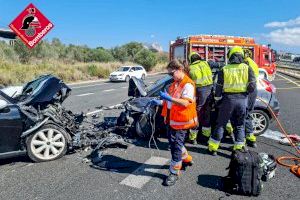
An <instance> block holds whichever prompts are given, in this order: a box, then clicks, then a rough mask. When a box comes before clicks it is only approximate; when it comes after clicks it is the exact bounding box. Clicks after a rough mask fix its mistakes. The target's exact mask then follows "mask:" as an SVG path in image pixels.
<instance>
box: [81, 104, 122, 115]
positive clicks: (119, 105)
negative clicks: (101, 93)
mask: <svg viewBox="0 0 300 200" xmlns="http://www.w3.org/2000/svg"><path fill="white" fill-rule="evenodd" d="M121 106H122V104H120V103H119V104H116V105H112V106H108V108H109V109H113V108H117V107H121ZM103 110H105V109H98V110H94V111H91V112H88V113H86V115H93V114H96V113H99V112H102V111H103Z"/></svg>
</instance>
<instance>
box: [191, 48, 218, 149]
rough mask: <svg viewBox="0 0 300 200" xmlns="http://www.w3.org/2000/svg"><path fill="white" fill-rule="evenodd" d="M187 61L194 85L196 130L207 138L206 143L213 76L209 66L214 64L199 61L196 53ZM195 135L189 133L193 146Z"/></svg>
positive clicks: (192, 132)
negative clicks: (196, 117)
mask: <svg viewBox="0 0 300 200" xmlns="http://www.w3.org/2000/svg"><path fill="white" fill-rule="evenodd" d="M189 60H190V67H189V75H190V78H191V79H192V80H193V81H194V83H195V85H196V106H197V114H198V120H199V127H198V129H199V131H200V132H201V133H202V135H203V136H204V137H205V138H207V139H206V140H205V141H207V140H208V138H209V136H210V134H211V126H210V112H211V109H210V106H209V103H210V98H211V97H212V96H211V90H212V87H213V76H212V71H211V66H210V65H211V64H215V63H214V62H211V63H208V62H207V61H204V60H201V57H200V55H199V54H198V53H196V52H191V54H190V56H189ZM197 134H198V130H191V132H190V135H189V140H190V141H191V142H192V143H193V144H197V141H196V140H197Z"/></svg>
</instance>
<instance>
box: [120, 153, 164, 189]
mask: <svg viewBox="0 0 300 200" xmlns="http://www.w3.org/2000/svg"><path fill="white" fill-rule="evenodd" d="M168 161H169V159H166V158H162V157H151V158H149V159H148V160H147V161H146V162H145V163H144V164H142V165H141V166H140V167H139V168H137V169H136V170H135V171H134V172H133V173H132V174H130V175H128V176H127V177H126V178H125V179H123V180H122V181H121V182H120V184H121V185H127V186H130V187H134V188H138V189H141V188H142V187H143V186H144V185H145V184H146V183H148V182H149V181H150V180H151V178H152V177H154V176H155V174H156V173H157V172H158V171H159V170H160V168H162V166H164V165H165V164H166V163H167V162H168Z"/></svg>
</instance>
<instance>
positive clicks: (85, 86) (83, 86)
mask: <svg viewBox="0 0 300 200" xmlns="http://www.w3.org/2000/svg"><path fill="white" fill-rule="evenodd" d="M106 84H107V83H99V84H94V85H82V86H76V87H71V88H72V89H79V88H87V87H95V86H99V85H106Z"/></svg>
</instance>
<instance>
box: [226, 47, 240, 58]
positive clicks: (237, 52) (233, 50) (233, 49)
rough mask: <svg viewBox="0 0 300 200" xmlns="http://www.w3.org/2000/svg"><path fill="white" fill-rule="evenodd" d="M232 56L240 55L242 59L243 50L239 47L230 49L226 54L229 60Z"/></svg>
mask: <svg viewBox="0 0 300 200" xmlns="http://www.w3.org/2000/svg"><path fill="white" fill-rule="evenodd" d="M233 54H241V55H242V56H243V58H244V50H243V49H242V47H240V46H234V47H232V48H231V49H230V50H229V52H228V58H229V59H230V57H231V56H232V55H233Z"/></svg>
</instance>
